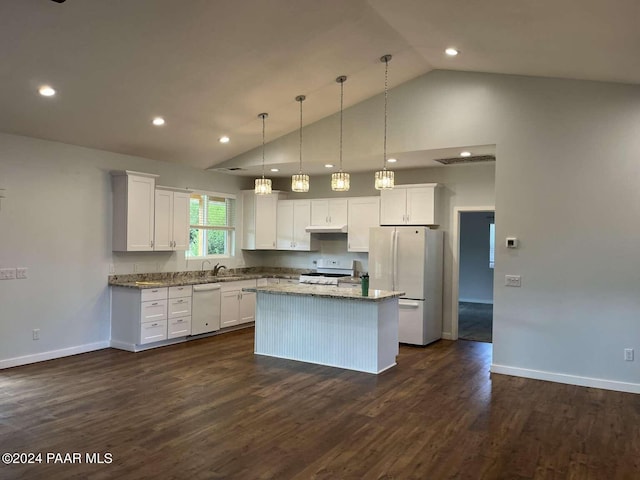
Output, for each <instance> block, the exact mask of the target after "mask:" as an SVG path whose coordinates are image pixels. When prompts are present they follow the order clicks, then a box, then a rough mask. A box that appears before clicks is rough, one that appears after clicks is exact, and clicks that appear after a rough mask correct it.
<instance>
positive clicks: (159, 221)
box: [153, 190, 173, 250]
mask: <svg viewBox="0 0 640 480" xmlns="http://www.w3.org/2000/svg"><path fill="white" fill-rule="evenodd" d="M172 201H173V192H170V191H168V190H156V207H155V228H154V235H153V237H154V242H153V249H154V250H172V247H171V240H172V239H173V237H172V230H173V226H172V219H171V216H172V215H171V213H172V206H171V203H172Z"/></svg>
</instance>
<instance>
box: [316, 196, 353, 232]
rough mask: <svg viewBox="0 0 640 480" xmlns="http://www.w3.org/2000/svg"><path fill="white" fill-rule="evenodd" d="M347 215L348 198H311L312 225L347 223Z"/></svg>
mask: <svg viewBox="0 0 640 480" xmlns="http://www.w3.org/2000/svg"><path fill="white" fill-rule="evenodd" d="M347 217H348V215H347V199H346V198H320V199H316V200H311V225H314V226H316V225H346V224H347V221H348V218H347Z"/></svg>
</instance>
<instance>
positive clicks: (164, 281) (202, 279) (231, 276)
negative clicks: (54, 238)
mask: <svg viewBox="0 0 640 480" xmlns="http://www.w3.org/2000/svg"><path fill="white" fill-rule="evenodd" d="M292 270H293V269H288V270H287V269H274V270H271V271H270V270H263V271H258V272H230V273H224V274H222V275H215V276H214V275H211V274H210V273H209V272H199V271H190V272H165V273H148V274H128V275H110V276H109V285H110V286H113V287H127V288H138V289H145V288H160V287H178V286H183V285H201V284H203V283H223V282H237V281H240V280H254V279H258V278H298V277H300V273H302V272H299V271H292ZM307 271H308V270H305V271H304V272H307Z"/></svg>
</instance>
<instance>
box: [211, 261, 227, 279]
mask: <svg viewBox="0 0 640 480" xmlns="http://www.w3.org/2000/svg"><path fill="white" fill-rule="evenodd" d="M223 268H224V269H226V268H227V267H225V266H224V265H220V264H219V263H216V266H215V267H213V276H214V277H215V276H216V275H218V274H219V273H220V270H222V269H223Z"/></svg>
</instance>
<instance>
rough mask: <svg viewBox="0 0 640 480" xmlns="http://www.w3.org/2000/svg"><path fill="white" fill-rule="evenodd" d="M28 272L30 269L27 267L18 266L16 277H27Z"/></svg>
mask: <svg viewBox="0 0 640 480" xmlns="http://www.w3.org/2000/svg"><path fill="white" fill-rule="evenodd" d="M28 272H29V269H28V268H27V267H18V268H16V278H18V279H21V280H22V279H25V278H27V273H28Z"/></svg>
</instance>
